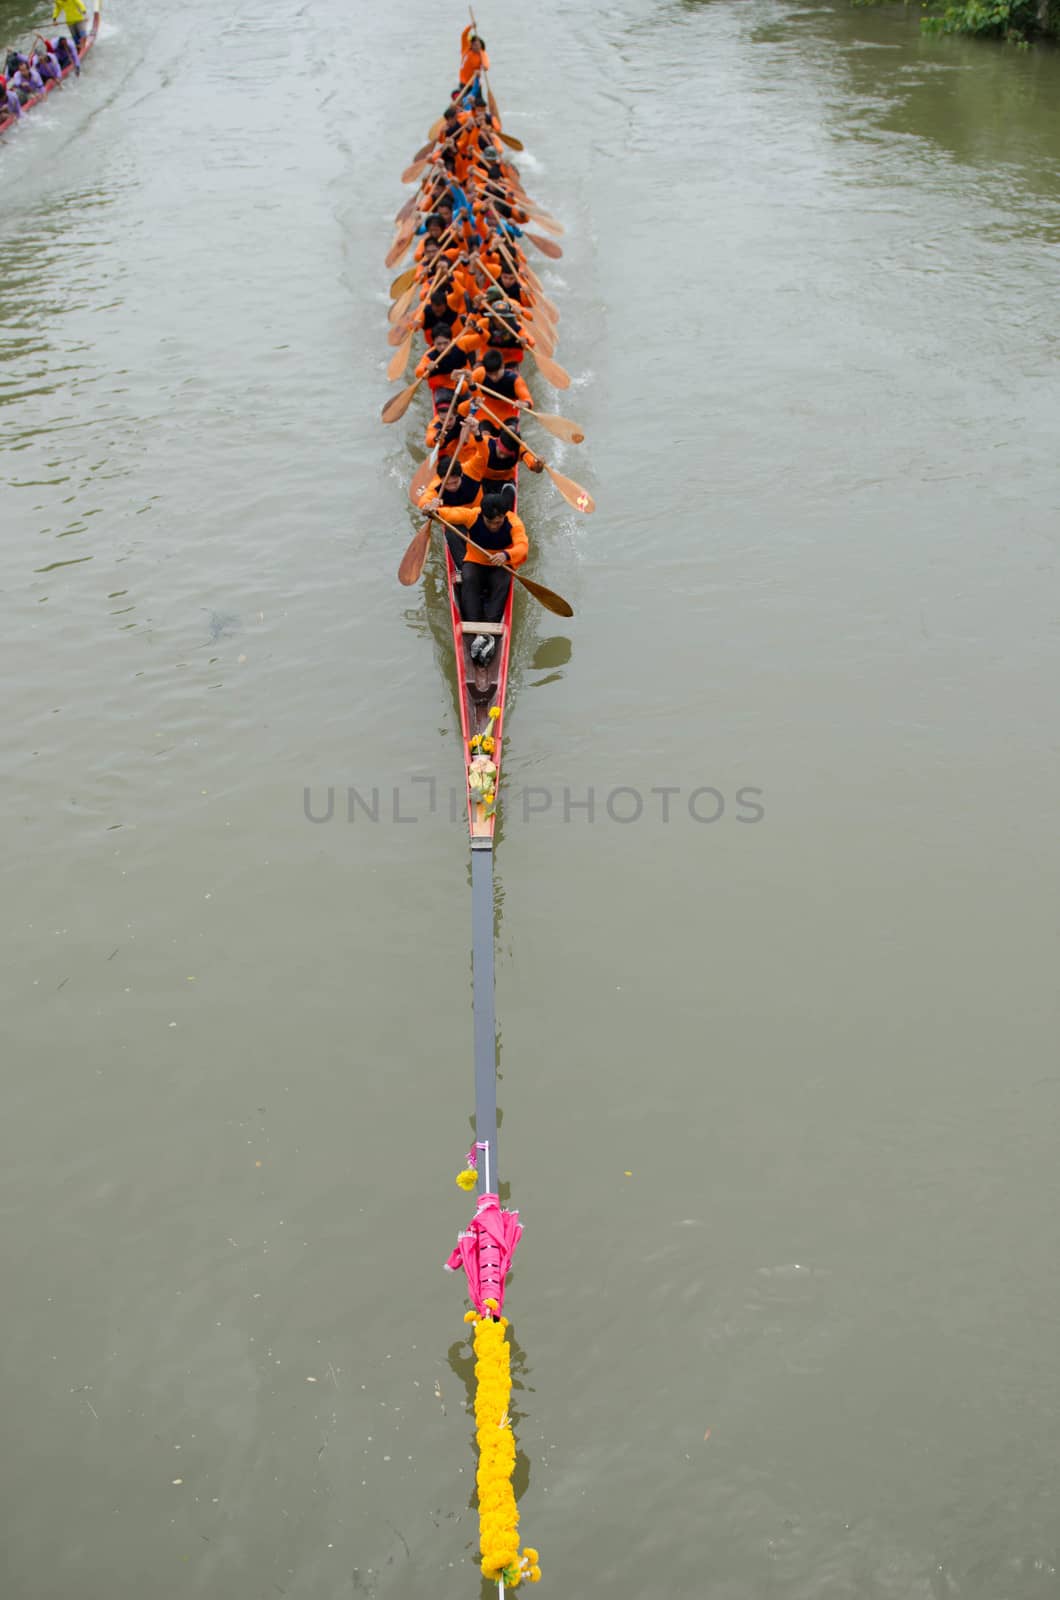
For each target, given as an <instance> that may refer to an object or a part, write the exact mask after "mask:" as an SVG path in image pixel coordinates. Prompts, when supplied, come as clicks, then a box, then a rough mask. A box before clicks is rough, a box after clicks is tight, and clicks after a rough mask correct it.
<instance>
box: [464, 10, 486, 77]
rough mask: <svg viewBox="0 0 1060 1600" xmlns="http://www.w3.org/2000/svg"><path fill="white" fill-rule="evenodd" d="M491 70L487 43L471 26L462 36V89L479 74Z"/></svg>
mask: <svg viewBox="0 0 1060 1600" xmlns="http://www.w3.org/2000/svg"><path fill="white" fill-rule="evenodd" d="M489 69H490V58H489V56H488V55H487V54H486V45H485V41H484V40H482V39H480V38H479V36H478V34H477V33H476V32H475V30H474V28H472V27H471V26H470V25H469V26H468V27H466V28H465V29H464V31H463V33H462V34H461V35H460V86H461V88H466V87H467V85H468V84H469V83H470V82H471V80H472V78H473V77H474V76H475V74H476V73H477V72H488V71H489Z"/></svg>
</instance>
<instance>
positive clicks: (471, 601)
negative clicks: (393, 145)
mask: <svg viewBox="0 0 1060 1600" xmlns="http://www.w3.org/2000/svg"><path fill="white" fill-rule="evenodd" d="M487 65H488V58H486V56H485V50H484V47H483V45H482V41H481V40H480V39H478V38H477V37H476V36H474V35H473V34H472V33H471V31H470V30H467V29H466V30H465V32H464V36H463V38H462V40H461V70H460V83H461V87H460V88H459V89H458V90H457V91H456V93H455V95H454V98H453V103H451V104H450V106H449V107H448V108H447V110H446V112H445V115H444V117H443V119H442V122H441V125H440V127H439V130H438V136H437V139H436V141H435V143H434V146H433V148H432V150H431V153H430V156H429V157H428V158H427V160H426V161H425V162H424V167H425V169H429V176H428V177H427V178H426V179H425V183H424V192H423V195H422V197H421V199H420V202H419V210H420V220H419V225H418V226H417V227H416V228H415V230H414V234H413V237H416V238H417V241H418V242H417V244H416V249H415V267H414V281H415V283H416V284H417V285H418V293H419V305H418V307H417V309H416V310H415V311H414V312H413V313H412V314H411V316H407V317H406V318H405V319H404V321H402V320H401V319H399V320H398V331H399V332H404V331H405V330H407V333H408V337H409V338H411V335H412V332H413V331H414V330H415V329H416V328H420V329H422V331H423V334H424V338H425V340H426V343H427V347H428V348H427V350H426V352H425V354H424V355H423V357H422V358H421V360H420V362H419V364H418V365H417V367H416V378H417V379H420V380H424V379H425V380H426V381H427V383H428V384H429V386H430V388H431V390H432V398H433V402H434V418H433V420H432V422H431V425H430V427H429V428H428V430H427V439H426V442H427V445H428V448H429V449H431V450H432V451H433V452H434V465H435V470H434V475H433V477H432V478H431V479H430V480H429V482H428V483H427V484H426V486H425V487H424V488H423V490H422V491H421V492H420V495H419V497H418V503H419V504H420V505H421V506H422V507H423V508H424V509H425V510H428V511H432V512H434V513H435V514H436V515H438V516H439V517H440V518H441V519H442V520H443V521H444V522H445V523H447V524H448V527H447V529H446V539H447V543H448V545H449V550H450V553H451V555H452V557H453V561H454V563H455V565H456V567H457V571H458V581H459V583H460V609H461V614H462V616H463V617H464V619H465V620H467V621H481V622H489V623H497V622H499V621H500V620H501V618H502V616H503V615H504V609H505V605H506V603H507V599H508V591H509V589H510V587H511V581H512V579H511V574H512V571H513V570H514V569H515V568H517V567H519V566H521V565H522V564H523V562H524V561H525V560H526V557H527V552H528V548H529V546H528V540H527V535H526V528H525V526H524V524H523V521H522V519H521V517H519V515H518V514H517V512H516V510H515V475H516V470H517V468H518V467H519V465H520V462H522V463H523V464H524V465H525V466H527V467H528V468H529V469H530V470H531V471H535V472H540V471H542V469H543V465H544V463H543V462H541V461H540V460H539V459H538V458H537V457H536V456H535V455H534V454H533V452H532V451H531V450H530V449H529V448H528V447H527V446H526V445H525V444H524V443H523V441H522V440H521V438H520V437H519V417H520V412H521V411H522V410H532V409H533V398H532V396H531V394H530V390H529V389H528V388H527V386H526V383H525V382H524V380H523V378H522V376H521V373H520V370H519V368H520V365H521V363H522V361H523V359H524V356H525V353H526V351H527V349H531V350H532V349H534V347H535V344H536V340H535V338H534V334H533V332H532V331H531V328H530V326H529V319H530V317H531V315H532V314H533V311H534V304H535V303H534V296H533V293H532V291H531V289H530V287H529V285H528V283H527V282H526V280H524V279H523V277H522V276H521V274H520V272H519V264H520V257H521V253H520V251H519V247H518V245H517V244H516V243H515V240H516V239H517V238H518V237H520V236H521V230H520V228H519V226H518V223H519V222H520V221H524V220H526V219H527V216H528V213H527V212H525V211H523V210H522V209H521V208H520V207H519V206H518V205H517V204H516V203H515V202H516V193H515V188H514V182H515V179H516V178H517V175H516V174H515V172H514V169H511V171H508V170H506V168H505V166H504V164H503V163H502V161H501V158H500V152H499V150H498V148H497V146H496V144H494V142H493V141H494V139H495V138H496V137H497V136H498V134H499V123H498V122H497V120H496V119H495V118H494V116H493V115H492V113H491V112H490V111H489V109H488V108H487V106H486V105H485V104H484V103H483V100H482V96H481V90H480V88H479V77H478V74H479V71H480V70H481V69H482V67H484V66H487ZM524 318H525V319H526V320H524ZM395 337H396V335H395ZM457 528H459V529H461V530H462V531H463V532H464V533H466V534H467V542H465V540H464V539H463V538H461V537H460V535H459V534H458V533H456V532H454V531H450V530H453V529H457ZM495 649H496V638H495V636H493V635H484V634H477V635H475V637H474V638H473V640H472V643H471V657H472V660H473V661H475V662H477V663H479V664H481V665H483V666H485V665H486V664H488V662H489V661H490V660H491V658H492V656H493V654H494V651H495Z"/></svg>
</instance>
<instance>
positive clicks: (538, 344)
mask: <svg viewBox="0 0 1060 1600" xmlns="http://www.w3.org/2000/svg"><path fill="white" fill-rule="evenodd" d="M530 331H531V333H532V334H533V336H534V347H535V349H537V350H540V351H541V352H542V353H543V354H544V355H546V356H551V355H553V354H554V353H555V349H556V336H555V334H554V333H553V331H552V328H551V326H550V324H549V323H547V322H535V321H533V320H532V319H531V322H530Z"/></svg>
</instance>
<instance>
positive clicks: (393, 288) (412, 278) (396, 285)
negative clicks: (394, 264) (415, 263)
mask: <svg viewBox="0 0 1060 1600" xmlns="http://www.w3.org/2000/svg"><path fill="white" fill-rule="evenodd" d="M415 282H416V268H415V267H406V268H405V270H404V272H399V273H398V275H397V277H396V278H395V279H394V281H393V283H392V284H391V285H390V298H391V300H396V299H397V298H398V296H399V295H403V294H404V293H405V290H406V289H409V288H411V287H412V285H413V284H414V283H415Z"/></svg>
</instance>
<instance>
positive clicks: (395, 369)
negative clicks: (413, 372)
mask: <svg viewBox="0 0 1060 1600" xmlns="http://www.w3.org/2000/svg"><path fill="white" fill-rule="evenodd" d="M411 354H412V334H411V333H410V334H408V335H407V337H406V338H405V339H404V340H403V341H402V343H401V344H400V345H399V346H398V348H397V349H396V350H395V351H394V354H393V355H392V356H391V357H390V360H389V361H388V362H387V368H386V375H387V377H388V378H389V379H390V382H391V383H394V382H396V381H397V379H398V378H400V377H403V376H404V372H405V368H406V367H407V366H408V364H409V356H410V355H411Z"/></svg>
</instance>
